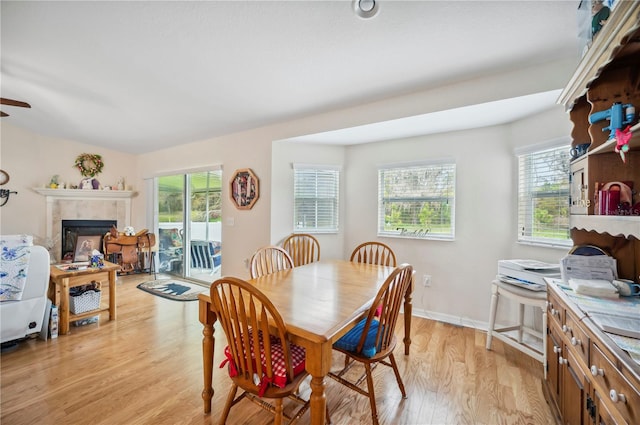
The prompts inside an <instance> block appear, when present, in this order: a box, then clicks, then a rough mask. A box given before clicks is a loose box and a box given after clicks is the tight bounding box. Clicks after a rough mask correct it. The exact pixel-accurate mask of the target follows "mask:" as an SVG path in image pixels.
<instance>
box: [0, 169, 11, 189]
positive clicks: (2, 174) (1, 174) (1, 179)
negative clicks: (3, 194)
mask: <svg viewBox="0 0 640 425" xmlns="http://www.w3.org/2000/svg"><path fill="white" fill-rule="evenodd" d="M5 183H9V173H7V172H6V171H4V170H0V186H2V185H3V184H5Z"/></svg>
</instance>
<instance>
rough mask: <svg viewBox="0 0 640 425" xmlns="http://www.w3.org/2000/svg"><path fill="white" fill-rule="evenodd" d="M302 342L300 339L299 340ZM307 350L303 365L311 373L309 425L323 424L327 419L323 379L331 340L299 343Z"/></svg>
mask: <svg viewBox="0 0 640 425" xmlns="http://www.w3.org/2000/svg"><path fill="white" fill-rule="evenodd" d="M300 342H302V341H300ZM301 345H302V346H304V347H305V349H306V351H307V358H306V361H305V367H306V369H307V372H309V374H310V375H311V382H310V383H309V386H310V387H311V396H310V402H311V403H310V410H309V416H310V417H311V425H325V423H326V420H327V415H326V413H327V395H326V392H325V381H326V377H327V374H328V373H329V369H330V368H331V349H332V348H331V342H329V341H327V342H324V343H312V342H307V341H305V342H304V343H301Z"/></svg>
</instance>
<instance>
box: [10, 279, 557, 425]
mask: <svg viewBox="0 0 640 425" xmlns="http://www.w3.org/2000/svg"><path fill="white" fill-rule="evenodd" d="M151 279H152V278H151V277H150V276H148V275H134V276H127V277H119V279H118V303H117V304H118V319H117V320H116V321H112V322H109V321H108V320H107V318H108V317H107V316H106V313H103V316H102V318H101V323H99V324H91V325H86V326H83V327H74V326H71V331H72V333H71V334H69V335H62V336H60V337H59V338H57V339H54V340H48V341H46V342H45V341H41V340H37V339H35V340H29V341H24V342H22V343H21V344H20V345H19V347H18V348H17V349H15V350H13V351H10V352H4V353H3V354H2V356H1V376H0V378H1V393H0V397H1V405H0V408H1V416H0V423H1V424H2V425H21V424H25V425H32V424H67V425H68V424H92V425H93V424H105V425H112V424H127V425H129V424H172V425H173V424H214V423H217V421H218V417H219V415H220V411H221V409H222V406H223V405H224V400H225V398H226V396H227V390H228V388H229V379H228V377H227V376H225V373H224V372H222V371H221V370H220V369H218V368H217V366H218V364H219V363H220V360H221V359H222V356H221V354H220V352H221V350H222V348H223V347H224V344H225V343H224V334H223V333H222V331H221V330H220V328H218V327H216V333H215V336H216V342H217V344H216V354H215V360H214V367H215V370H214V389H215V395H214V398H213V412H212V414H211V415H205V414H204V413H203V409H202V399H201V397H200V393H201V391H202V362H201V341H202V328H201V326H200V323H199V322H198V303H197V302H195V301H194V302H177V301H171V300H167V299H163V298H160V297H156V296H153V295H151V294H148V293H146V292H143V291H141V290H139V289H137V288H136V285H137V283H139V282H141V281H143V280H151ZM488 296H489V294H487V297H488ZM399 322H402V320H401V319H400V321H399ZM398 335H402V333H401V332H399V333H398ZM412 335H413V344H412V345H411V354H410V355H409V356H405V355H404V354H403V351H402V350H403V348H402V347H400V346H399V347H398V353H397V354H396V359H397V360H398V363H399V368H400V372H401V374H402V376H403V379H404V383H405V386H406V389H407V393H408V398H407V399H406V400H402V398H401V396H400V391H399V390H398V388H397V385H396V383H395V379H394V377H393V372H392V371H391V370H390V369H389V368H387V367H384V366H381V367H378V368H377V369H376V370H375V372H374V374H375V376H374V380H375V382H376V393H377V406H378V411H379V414H380V422H381V423H382V424H492V425H493V424H545V425H546V424H552V423H554V419H553V417H552V415H551V411H550V409H549V406H548V405H547V403H546V401H545V399H544V396H543V393H542V387H541V385H542V384H541V381H542V376H543V374H542V366H541V365H540V363H537V362H536V361H534V360H532V359H530V358H529V357H527V356H525V355H524V354H521V353H520V352H518V351H517V350H514V349H512V348H511V347H508V346H505V345H504V344H502V342H500V341H497V340H494V343H493V351H486V350H485V338H486V335H485V333H484V332H481V331H476V330H473V329H468V328H462V327H456V326H453V325H449V324H444V323H440V322H434V321H430V320H425V319H420V318H414V320H413V330H412ZM341 363H342V358H341V357H339V356H338V355H336V356H335V357H334V366H335V367H336V368H337V367H338V366H339V365H340V364H341ZM363 385H366V384H363ZM303 387H305V388H307V386H306V384H305V383H303ZM303 395H304V391H303ZM327 399H328V403H329V408H330V413H331V419H332V423H334V424H368V423H371V418H370V409H369V404H368V403H369V401H368V400H367V398H366V397H363V396H361V395H359V394H357V393H355V392H354V391H351V390H348V389H347V388H345V387H343V386H341V385H340V384H338V383H337V382H335V381H333V380H331V379H327ZM230 418H231V419H230V421H229V422H228V423H230V424H231V423H232V424H267V423H271V421H272V416H271V415H270V414H269V413H268V412H265V411H263V410H261V409H260V408H258V407H257V406H255V405H254V404H252V403H251V402H249V401H243V402H242V403H241V404H239V405H237V406H235V407H234V408H233V409H232V410H231V417H230ZM308 419H309V416H308V413H307V414H305V416H303V417H302V419H301V421H300V422H299V423H301V424H306V423H308Z"/></svg>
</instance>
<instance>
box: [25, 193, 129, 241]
mask: <svg viewBox="0 0 640 425" xmlns="http://www.w3.org/2000/svg"><path fill="white" fill-rule="evenodd" d="M33 190H34V191H35V192H37V193H39V194H40V195H42V196H44V197H46V201H47V221H46V226H47V229H46V234H47V238H52V237H53V224H52V221H53V206H54V203H55V202H58V201H65V200H67V201H83V202H84V201H118V202H124V206H125V207H124V213H125V221H124V222H125V223H126V225H129V223H131V198H133V197H134V196H136V195H137V194H138V192H135V191H132V190H90V189H45V188H34V189H33ZM87 218H91V217H87ZM110 218H111V217H110ZM121 218H122V217H121Z"/></svg>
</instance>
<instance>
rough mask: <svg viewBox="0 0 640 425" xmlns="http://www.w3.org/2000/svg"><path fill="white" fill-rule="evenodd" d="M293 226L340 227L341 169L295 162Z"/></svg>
mask: <svg viewBox="0 0 640 425" xmlns="http://www.w3.org/2000/svg"><path fill="white" fill-rule="evenodd" d="M293 172H294V185H293V186H294V188H293V191H294V203H293V205H294V210H293V220H294V223H293V228H294V230H295V231H304V232H309V233H311V232H315V233H318V232H336V231H338V207H339V196H338V194H339V187H340V170H338V169H337V168H328V167H327V168H323V167H317V168H316V167H312V166H311V167H310V166H305V167H297V166H295V165H294V170H293Z"/></svg>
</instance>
